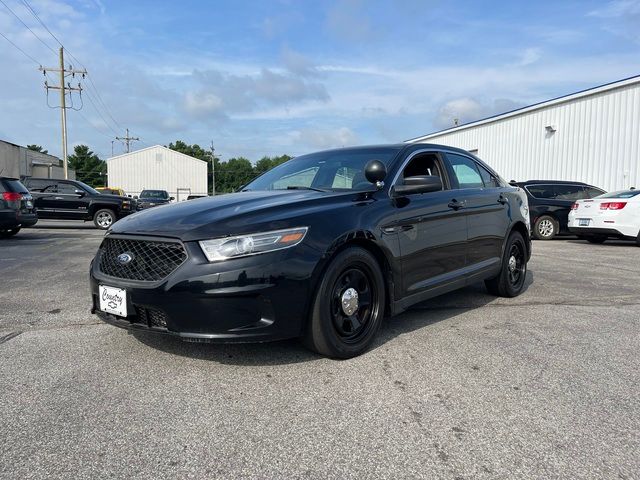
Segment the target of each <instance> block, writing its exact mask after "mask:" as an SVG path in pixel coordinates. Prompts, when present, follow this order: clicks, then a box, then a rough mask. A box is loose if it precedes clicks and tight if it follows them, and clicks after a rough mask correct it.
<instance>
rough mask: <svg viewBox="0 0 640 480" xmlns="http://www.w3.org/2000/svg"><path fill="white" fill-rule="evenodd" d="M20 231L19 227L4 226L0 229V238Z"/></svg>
mask: <svg viewBox="0 0 640 480" xmlns="http://www.w3.org/2000/svg"><path fill="white" fill-rule="evenodd" d="M19 231H20V227H16V228H6V229H4V230H0V238H9V237H13V236H14V235H15V234H16V233H18V232H19Z"/></svg>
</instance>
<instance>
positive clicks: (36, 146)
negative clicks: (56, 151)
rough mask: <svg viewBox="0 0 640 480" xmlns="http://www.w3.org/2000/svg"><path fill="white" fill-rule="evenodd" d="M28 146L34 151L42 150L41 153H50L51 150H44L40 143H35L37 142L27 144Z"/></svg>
mask: <svg viewBox="0 0 640 480" xmlns="http://www.w3.org/2000/svg"><path fill="white" fill-rule="evenodd" d="M27 148H28V149H29V150H33V151H34V152H40V153H46V154H48V153H49V150H43V149H42V147H41V146H40V145H35V144H33V145H27Z"/></svg>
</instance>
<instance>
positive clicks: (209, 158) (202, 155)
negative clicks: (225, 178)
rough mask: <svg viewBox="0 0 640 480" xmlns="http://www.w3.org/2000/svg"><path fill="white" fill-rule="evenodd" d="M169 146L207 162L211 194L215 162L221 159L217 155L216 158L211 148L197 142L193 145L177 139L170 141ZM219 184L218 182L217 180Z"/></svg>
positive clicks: (210, 191)
mask: <svg viewBox="0 0 640 480" xmlns="http://www.w3.org/2000/svg"><path fill="white" fill-rule="evenodd" d="M167 148H170V149H171V150H175V151H176V152H180V153H184V154H185V155H189V156H190V157H193V158H197V159H198V160H204V161H205V162H207V185H208V189H209V194H211V193H212V186H213V164H212V162H215V164H216V166H217V165H218V162H219V161H220V159H218V158H217V157H215V158H214V156H213V155H212V152H211V150H205V149H204V148H202V147H201V146H200V145H198V144H197V143H194V144H193V145H189V144H188V143H185V142H183V141H182V140H176V143H170V144H169V146H168V147H167ZM216 185H217V182H216Z"/></svg>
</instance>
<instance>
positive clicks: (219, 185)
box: [216, 157, 256, 193]
mask: <svg viewBox="0 0 640 480" xmlns="http://www.w3.org/2000/svg"><path fill="white" fill-rule="evenodd" d="M255 176H256V173H255V170H254V168H253V165H252V164H251V162H250V161H249V160H247V159H246V158H244V157H238V158H230V159H229V160H227V161H226V162H218V163H216V192H219V193H229V192H234V191H236V190H237V189H238V188H240V187H241V186H242V185H244V184H246V183H248V182H249V181H250V180H251V179H252V178H254V177H255Z"/></svg>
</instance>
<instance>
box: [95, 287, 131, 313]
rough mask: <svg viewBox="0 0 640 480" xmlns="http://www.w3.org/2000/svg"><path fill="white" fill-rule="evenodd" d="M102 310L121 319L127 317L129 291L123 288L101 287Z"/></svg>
mask: <svg viewBox="0 0 640 480" xmlns="http://www.w3.org/2000/svg"><path fill="white" fill-rule="evenodd" d="M98 293H99V294H100V310H102V311H103V312H107V313H113V314H114V315H118V316H119V317H126V316H127V291H126V290H124V289H122V288H116V287H107V286H106V285H100V287H99V292H98Z"/></svg>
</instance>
